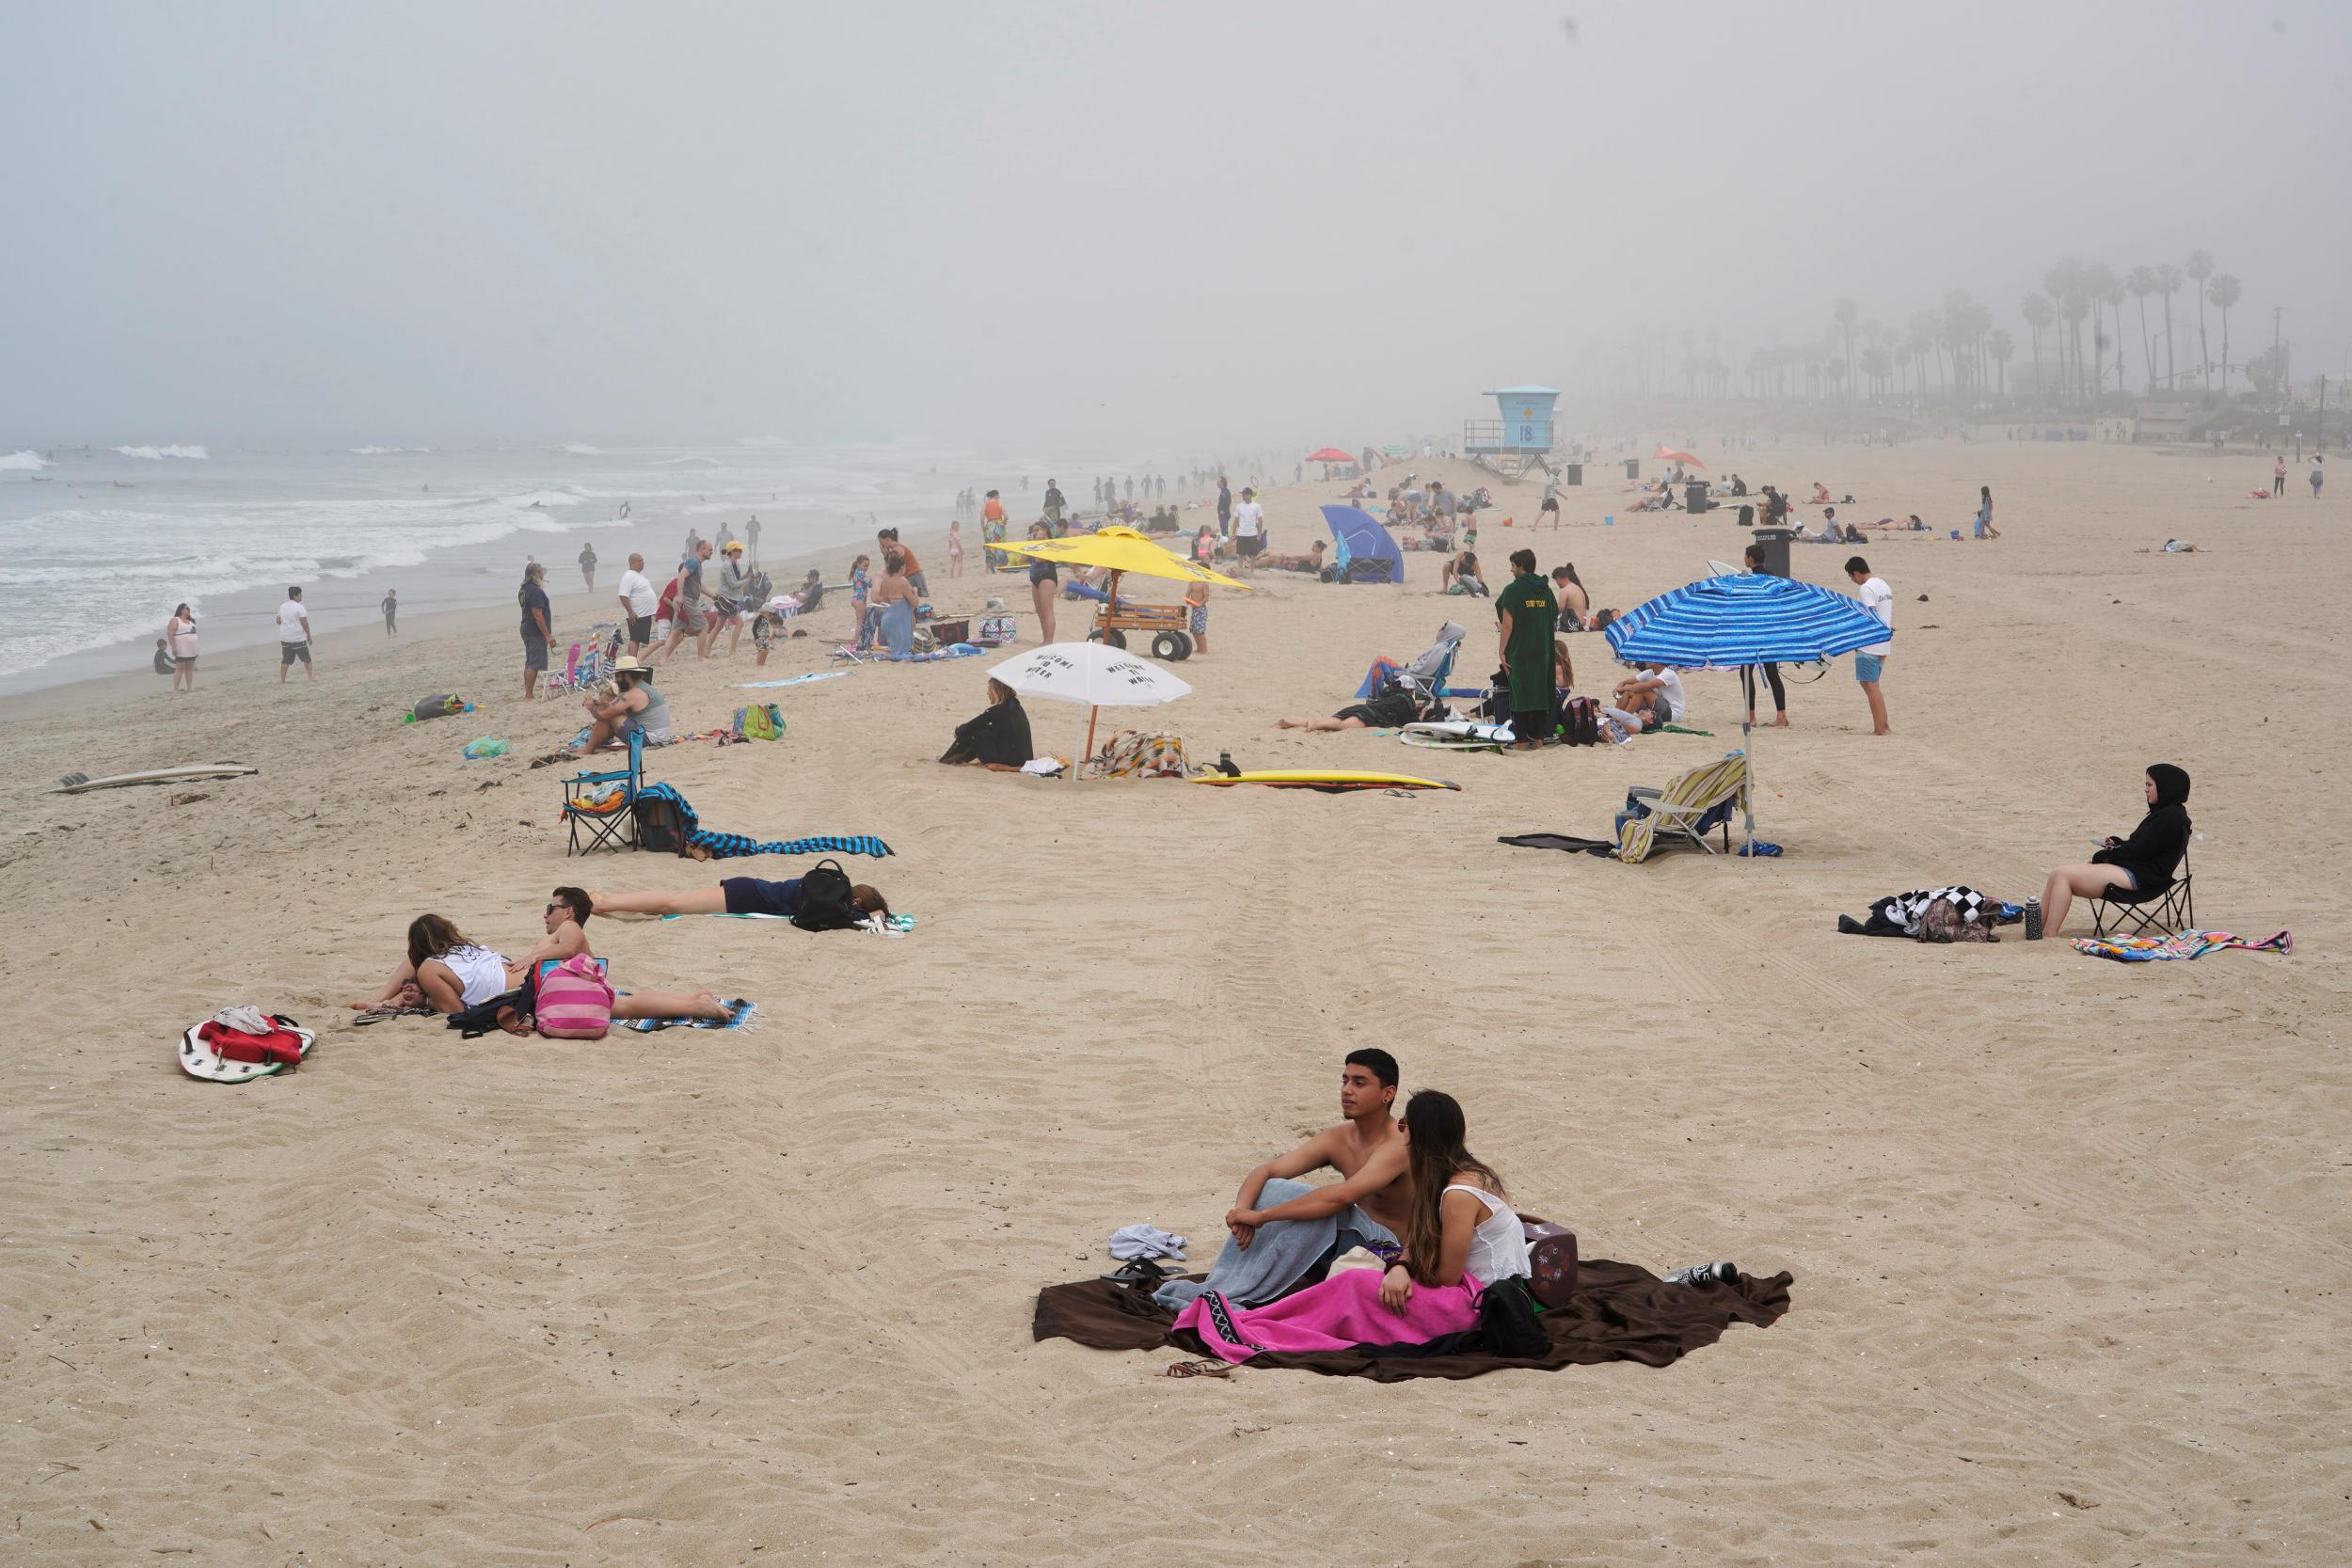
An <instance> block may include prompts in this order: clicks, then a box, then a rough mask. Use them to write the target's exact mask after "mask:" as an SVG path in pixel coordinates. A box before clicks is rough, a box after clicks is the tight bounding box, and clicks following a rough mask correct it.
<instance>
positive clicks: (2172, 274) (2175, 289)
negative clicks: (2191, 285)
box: [2156, 261, 2181, 391]
mask: <svg viewBox="0 0 2352 1568" xmlns="http://www.w3.org/2000/svg"><path fill="white" fill-rule="evenodd" d="M2156 292H2157V293H2161V294H2163V295H2164V386H2165V390H2167V391H2170V390H2172V387H2173V372H2172V296H2173V295H2174V294H2176V293H2180V292H2181V269H2180V268H2179V267H2176V266H2174V265H2173V264H2172V263H2171V262H2169V261H2160V262H2158V263H2157V264H2156Z"/></svg>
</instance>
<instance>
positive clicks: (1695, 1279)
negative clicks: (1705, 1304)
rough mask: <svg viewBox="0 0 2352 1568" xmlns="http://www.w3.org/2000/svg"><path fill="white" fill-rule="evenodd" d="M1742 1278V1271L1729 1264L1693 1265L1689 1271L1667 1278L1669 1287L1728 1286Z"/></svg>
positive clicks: (1680, 1270)
mask: <svg viewBox="0 0 2352 1568" xmlns="http://www.w3.org/2000/svg"><path fill="white" fill-rule="evenodd" d="M1739 1277H1740V1271H1739V1270H1738V1269H1736V1268H1734V1267H1732V1266H1731V1265H1730V1264H1729V1263H1693V1264H1692V1265H1691V1267H1689V1268H1687V1269H1677V1270H1675V1272H1674V1273H1672V1274H1670V1275H1667V1276H1666V1283H1667V1284H1669V1285H1728V1284H1730V1283H1731V1282H1732V1281H1733V1280H1735V1279H1738V1278H1739Z"/></svg>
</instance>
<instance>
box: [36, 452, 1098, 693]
mask: <svg viewBox="0 0 2352 1568" xmlns="http://www.w3.org/2000/svg"><path fill="white" fill-rule="evenodd" d="M1068 459H1069V454H1063V462H1062V467H1060V468H1059V469H1058V470H1057V471H1059V472H1061V473H1063V474H1069V473H1073V472H1090V473H1102V472H1120V473H1124V472H1127V471H1129V470H1127V469H1125V468H1122V467H1115V466H1112V465H1107V464H1102V465H1096V466H1094V467H1091V468H1088V467H1085V466H1084V465H1083V460H1082V459H1081V460H1079V461H1070V460H1068ZM1047 471H1048V465H1047V464H1046V463H1045V462H1043V461H1041V460H1038V459H1034V458H1032V459H1021V458H1009V457H1004V456H992V455H991V454H987V453H981V452H977V451H947V450H923V449H917V448H912V447H905V446H883V445H877V446H861V447H834V448H826V449H815V448H808V447H803V446H797V445H793V444H790V443H787V442H782V441H775V440H768V439H739V440H727V441H717V442H712V443H710V444H707V445H702V446H691V447H679V446H660V447H632V446H625V445H622V444H619V443H611V442H607V443H599V444H595V445H592V444H589V443H586V442H571V443H567V444H564V445H562V446H546V447H529V448H526V447H512V448H484V449H477V450H457V449H449V450H435V449H429V448H423V447H404V446H386V445H379V444H364V445H358V446H351V447H339V448H335V449H332V450H324V451H322V450H316V449H312V450H294V449H288V450H273V451H259V450H241V449H238V448H233V447H229V446H225V445H223V444H222V443H219V442H211V443H207V444H195V443H190V442H185V441H172V442H163V441H157V442H149V441H145V440H137V441H125V442H124V443H122V444H120V445H118V446H113V447H102V446H92V447H89V448H78V447H77V448H71V449H68V448H57V449H55V450H47V449H42V450H29V449H28V450H20V451H0V601H5V603H6V604H7V605H8V614H7V615H5V616H0V686H8V687H15V688H22V687H24V686H27V685H40V684H46V683H47V682H48V681H53V680H57V679H66V678H72V676H73V675H76V674H80V673H90V672H89V671H88V670H87V665H88V664H90V663H91V662H92V661H91V660H90V659H88V658H87V657H82V658H81V659H79V660H78V661H77V660H76V656H87V655H88V654H89V653H90V651H91V650H100V649H103V650H109V651H110V652H109V655H108V657H105V658H104V659H103V660H100V661H98V662H100V663H101V664H103V667H104V668H106V669H109V670H111V669H117V668H120V669H135V668H138V667H140V666H142V665H143V664H144V663H145V662H146V659H147V656H148V653H149V651H150V650H151V648H152V646H153V643H154V640H155V639H156V637H158V636H159V635H161V633H162V630H163V625H164V622H165V621H166V620H167V618H168V617H169V616H170V614H171V610H172V607H173V606H174V605H175V604H178V603H179V602H180V601H182V600H183V599H184V600H186V601H188V603H189V604H190V605H191V606H192V607H193V609H194V610H195V612H196V615H197V619H198V622H199V626H200V627H201V628H202V629H203V630H204V632H205V633H206V639H205V647H206V649H207V651H208V652H209V651H211V650H212V649H213V648H214V647H215V643H216V641H218V639H217V638H216V637H215V635H214V634H215V633H216V632H232V634H234V635H236V636H237V637H239V638H240V639H241V640H243V641H260V640H261V638H262V635H263V633H264V632H266V629H267V627H266V617H267V612H268V610H271V609H274V608H275V606H276V604H277V602H278V599H279V598H280V597H282V591H283V589H284V587H285V585H286V584H289V583H300V584H303V585H304V589H303V592H304V599H305V602H306V603H308V604H310V606H311V607H312V621H313V625H314V626H320V627H321V629H326V628H327V627H330V626H337V625H350V624H357V623H358V622H360V621H363V620H367V619H372V618H373V615H374V605H375V602H376V600H377V599H378V598H379V597H380V596H381V587H382V585H383V584H385V583H386V582H387V581H392V580H396V581H397V585H398V586H399V588H400V597H401V601H402V604H403V606H404V608H405V609H407V610H409V611H410V612H411V613H419V612H422V611H424V610H434V609H450V608H465V607H469V606H479V605H486V604H497V603H501V602H503V601H505V600H507V599H511V598H512V597H513V595H514V592H515V585H516V580H517V579H518V577H519V572H520V568H521V566H522V563H523V562H524V559H525V557H526V556H527V555H536V556H537V557H538V559H539V560H541V561H543V562H547V563H548V567H549V571H550V580H551V582H552V584H553V585H554V586H555V587H556V588H557V589H558V590H559V591H568V590H572V589H576V588H577V586H578V579H577V578H574V577H572V575H571V574H572V572H573V571H575V570H576V569H577V568H576V567H575V566H574V565H573V562H574V560H575V558H576V557H577V556H578V554H579V550H580V543H581V542H582V541H583V540H593V541H596V553H597V555H598V556H599V557H600V558H601V564H600V566H599V569H598V581H599V583H603V582H606V581H610V580H613V579H616V578H618V577H619V575H620V571H621V568H622V566H623V564H624V563H625V562H624V558H625V557H626V555H627V553H628V549H630V548H632V547H634V548H639V549H643V550H644V551H645V553H646V556H647V559H648V562H649V563H650V564H651V565H652V566H653V567H654V568H656V569H659V568H660V566H661V565H664V564H667V559H666V558H669V557H672V556H673V554H674V552H675V547H676V546H678V545H680V544H681V543H682V542H683V541H684V539H685V536H686V531H687V529H688V528H689V527H693V528H696V529H699V530H700V531H701V532H702V533H703V534H704V535H705V536H706V537H707V536H709V535H712V534H714V533H716V532H717V531H718V527H719V524H720V523H721V522H729V523H732V524H733V525H734V527H735V529H736V531H737V532H741V531H742V526H743V522H744V520H745V518H746V517H747V516H749V515H754V514H756V515H758V517H759V520H760V530H761V532H760V546H761V551H762V553H763V554H766V555H769V556H771V557H783V556H786V555H790V554H795V553H799V552H802V551H805V550H809V549H821V548H827V547H830V546H834V545H848V544H850V543H851V542H852V541H856V540H861V539H870V538H871V537H872V534H873V530H874V528H875V527H876V526H879V525H896V526H900V527H910V528H922V529H925V530H927V531H928V530H933V529H940V528H944V527H945V526H946V521H947V519H948V517H949V516H950V515H951V514H952V509H953V499H954V496H955V493H956V492H957V491H958V490H960V489H961V488H963V487H964V486H966V485H977V486H978V487H979V488H980V489H982V490H985V489H987V488H988V487H989V486H991V485H996V486H1000V487H1002V488H1003V489H1004V490H1005V492H1006V494H1007V495H1008V496H1012V495H1015V494H1016V493H1017V486H1018V484H1019V483H1020V479H1021V477H1022V476H1023V475H1024V474H1026V475H1028V476H1029V485H1030V489H1029V494H1030V495H1032V496H1035V495H1037V494H1040V493H1041V491H1042V487H1043V479H1042V476H1043V475H1044V474H1045V473H1046V472H1047ZM625 504H626V506H627V507H628V516H627V517H623V516H621V515H620V513H621V510H622V508H623V506H624V505H625ZM238 628H242V631H239V630H238ZM247 633H249V635H245V634H247Z"/></svg>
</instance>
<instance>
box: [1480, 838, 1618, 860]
mask: <svg viewBox="0 0 2352 1568" xmlns="http://www.w3.org/2000/svg"><path fill="white" fill-rule="evenodd" d="M1495 842H1496V843H1497V844H1508V845H1510V846H1511V847H1514V848H1518V849H1565V850H1568V851H1569V852H1571V853H1580V852H1581V853H1583V854H1587V855H1613V854H1615V853H1616V852H1617V841H1616V840H1615V839H1613V838H1576V837H1572V836H1571V835H1569V834H1567V833H1505V834H1503V835H1502V837H1501V838H1498V839H1496V840H1495Z"/></svg>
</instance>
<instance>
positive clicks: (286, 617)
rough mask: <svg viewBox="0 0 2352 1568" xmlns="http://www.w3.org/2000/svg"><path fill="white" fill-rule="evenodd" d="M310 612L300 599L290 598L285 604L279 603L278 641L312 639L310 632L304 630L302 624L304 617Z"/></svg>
mask: <svg viewBox="0 0 2352 1568" xmlns="http://www.w3.org/2000/svg"><path fill="white" fill-rule="evenodd" d="M309 613H310V611H309V610H305V609H303V608H302V601H301V600H300V599H288V600H287V601H286V602H285V603H284V604H281V605H279V606H278V641H280V642H308V641H310V633H309V632H308V631H306V630H304V629H303V626H302V618H303V617H304V616H305V615H308V614H309Z"/></svg>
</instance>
